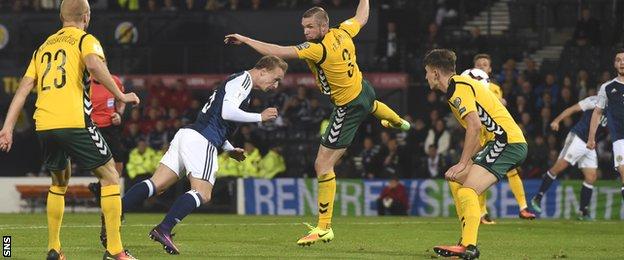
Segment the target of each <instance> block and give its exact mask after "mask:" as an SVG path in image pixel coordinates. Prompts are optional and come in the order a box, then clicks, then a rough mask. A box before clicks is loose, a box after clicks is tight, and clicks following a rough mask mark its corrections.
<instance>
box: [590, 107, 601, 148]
mask: <svg viewBox="0 0 624 260" xmlns="http://www.w3.org/2000/svg"><path fill="white" fill-rule="evenodd" d="M602 112H603V111H602V108H599V107H596V108H594V113H592V117H591V123H590V124H589V136H588V137H587V148H588V149H591V150H594V149H595V148H596V130H598V124H600V118H601V117H602Z"/></svg>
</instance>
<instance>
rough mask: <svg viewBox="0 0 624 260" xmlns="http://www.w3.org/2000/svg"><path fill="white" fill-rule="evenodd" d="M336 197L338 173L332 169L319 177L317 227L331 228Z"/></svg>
mask: <svg viewBox="0 0 624 260" xmlns="http://www.w3.org/2000/svg"><path fill="white" fill-rule="evenodd" d="M335 197H336V174H335V173H334V172H333V171H331V172H329V173H327V174H324V175H321V176H319V177H318V204H319V205H318V206H319V208H318V210H319V218H318V225H317V227H319V228H321V229H323V230H327V229H330V228H331V219H332V213H333V211H334V199H335Z"/></svg>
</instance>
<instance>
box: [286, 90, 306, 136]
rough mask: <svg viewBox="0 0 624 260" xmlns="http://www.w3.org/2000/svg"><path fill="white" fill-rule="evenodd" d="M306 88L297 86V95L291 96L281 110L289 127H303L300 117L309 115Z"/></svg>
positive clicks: (304, 117)
mask: <svg viewBox="0 0 624 260" xmlns="http://www.w3.org/2000/svg"><path fill="white" fill-rule="evenodd" d="M307 93H308V92H307V89H306V88H305V87H304V86H299V87H298V88H297V95H295V96H294V97H291V98H290V99H289V100H288V102H287V103H286V105H285V106H284V111H283V112H282V113H283V114H284V115H285V117H286V119H287V120H288V123H289V125H290V126H291V127H294V128H295V129H303V128H305V125H304V123H303V122H302V119H306V118H308V115H310V103H309V101H308V94H307Z"/></svg>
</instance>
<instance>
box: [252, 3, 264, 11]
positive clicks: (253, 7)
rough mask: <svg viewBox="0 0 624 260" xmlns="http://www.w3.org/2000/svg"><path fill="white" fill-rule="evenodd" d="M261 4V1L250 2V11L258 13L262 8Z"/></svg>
mask: <svg viewBox="0 0 624 260" xmlns="http://www.w3.org/2000/svg"><path fill="white" fill-rule="evenodd" d="M262 6H263V4H262V1H261V0H251V10H253V11H258V10H260V9H261V8H262Z"/></svg>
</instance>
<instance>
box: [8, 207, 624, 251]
mask: <svg viewBox="0 0 624 260" xmlns="http://www.w3.org/2000/svg"><path fill="white" fill-rule="evenodd" d="M163 216H164V214H128V215H127V216H126V221H125V223H124V225H123V228H122V238H123V241H124V246H125V247H126V248H128V249H129V250H130V251H131V252H132V254H133V255H134V256H136V257H137V258H139V259H214V258H230V259H232V258H237V259H238V258H247V259H252V258H253V259H257V258H269V259H277V258H279V259H284V258H291V259H294V258H296V259H299V258H310V259H325V258H339V259H363V258H365V259H379V258H384V259H387V258H393V259H435V258H438V257H436V256H435V254H434V253H433V252H432V250H431V247H433V246H435V245H439V244H453V243H456V242H457V240H458V238H459V225H458V221H457V219H454V218H417V217H335V218H334V224H333V225H334V232H335V234H336V238H335V240H334V241H332V242H331V243H327V244H325V243H317V244H315V245H312V246H311V247H299V246H297V245H296V243H295V241H296V240H297V239H298V238H299V237H300V236H302V235H303V234H304V232H305V226H304V225H302V224H300V222H302V221H310V222H313V221H314V220H315V219H316V218H315V217H314V216H307V217H274V216H236V215H209V214H194V215H193V214H192V215H190V216H189V217H187V218H186V219H184V221H183V222H182V223H180V224H179V225H178V226H177V227H176V229H175V230H174V232H175V233H177V235H176V236H175V238H174V239H175V241H176V242H177V245H178V247H179V248H180V250H181V255H179V256H170V255H168V254H166V253H165V252H164V250H163V249H162V247H161V246H160V244H158V243H156V242H152V241H151V240H150V239H149V238H148V237H147V233H148V232H149V230H150V229H151V228H152V227H153V226H154V225H155V224H157V223H158V222H160V220H161V219H162V217H163ZM0 221H1V222H0V235H3V236H6V235H10V236H12V255H13V257H12V258H13V259H42V258H43V257H45V254H46V245H47V230H46V216H45V214H0ZM497 221H498V223H497V224H496V225H489V226H485V225H482V226H481V228H480V232H479V249H480V250H481V259H554V258H569V259H624V248H623V247H622V240H623V239H624V223H622V222H620V221H595V222H578V221H573V220H569V221H568V220H534V221H526V220H518V219H499V220H497ZM98 234H99V215H98V214H87V213H82V214H78V213H76V214H71V213H66V214H65V219H64V222H63V229H62V230H61V242H62V245H63V251H64V252H65V254H66V256H67V257H68V259H101V257H102V254H103V252H104V250H103V248H102V246H101V245H100V244H99V239H98Z"/></svg>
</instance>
